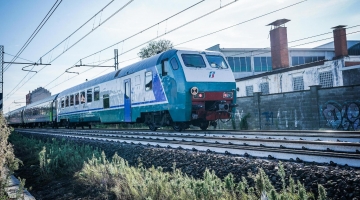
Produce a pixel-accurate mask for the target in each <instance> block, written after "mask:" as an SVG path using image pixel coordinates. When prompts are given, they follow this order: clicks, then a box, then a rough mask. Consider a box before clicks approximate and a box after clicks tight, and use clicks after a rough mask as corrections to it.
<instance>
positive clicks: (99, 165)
mask: <svg viewBox="0 0 360 200" xmlns="http://www.w3.org/2000/svg"><path fill="white" fill-rule="evenodd" d="M12 137H14V138H13V139H14V142H16V143H17V144H19V145H21V146H22V147H24V148H25V149H26V150H27V151H28V152H32V153H35V154H36V155H38V157H37V162H38V165H39V168H40V173H41V174H43V175H44V176H47V177H51V175H53V176H54V175H63V174H67V175H69V174H73V173H75V177H77V178H78V181H79V183H81V184H82V185H84V186H88V187H87V188H92V190H96V191H100V193H99V194H101V195H104V196H105V197H109V196H112V195H114V196H115V197H116V198H117V199H175V200H176V199H209V200H212V199H214V200H215V199H230V200H232V199H247V200H252V199H253V200H255V199H261V197H265V196H266V197H267V198H268V199H269V200H285V199H294V200H305V199H315V198H314V196H313V194H311V193H307V192H306V190H305V188H304V186H303V185H302V184H301V183H300V182H299V181H298V182H297V183H295V181H294V180H293V179H292V178H291V177H288V180H289V181H288V185H286V181H285V180H286V179H287V178H286V173H285V170H284V167H283V165H282V163H281V162H279V166H278V175H279V176H280V178H281V182H282V189H281V191H276V190H275V188H274V186H273V185H272V184H271V182H270V180H269V178H268V176H267V175H266V173H265V172H264V170H262V169H261V168H260V169H259V170H258V173H257V174H256V175H252V176H249V178H252V179H253V180H254V183H255V185H254V186H250V185H249V184H248V182H247V180H246V178H245V177H242V178H241V181H240V182H239V183H236V182H235V180H234V176H233V175H232V174H228V175H227V176H226V177H225V178H224V179H223V180H221V179H220V178H219V177H217V176H216V175H215V172H214V171H209V170H208V169H206V170H205V172H204V176H203V178H202V179H194V178H192V177H189V176H187V175H186V174H184V173H182V172H181V171H180V170H179V169H176V167H175V166H174V167H173V171H172V172H163V169H162V168H161V167H158V168H155V167H151V168H149V169H146V168H144V167H143V166H142V165H141V164H139V166H137V167H133V166H129V165H128V163H127V162H126V161H125V160H124V159H123V158H121V157H120V156H118V154H115V155H114V156H113V157H112V158H111V159H108V158H107V157H106V155H105V153H104V152H102V153H100V151H99V150H98V149H94V148H91V147H89V146H84V145H83V146H78V145H76V144H74V143H69V142H66V141H65V140H61V141H58V140H55V139H51V140H50V139H49V140H47V141H45V142H43V141H40V140H35V139H31V138H26V137H24V136H21V135H20V134H14V136H12ZM319 199H326V192H325V189H324V188H323V187H322V186H321V185H319Z"/></svg>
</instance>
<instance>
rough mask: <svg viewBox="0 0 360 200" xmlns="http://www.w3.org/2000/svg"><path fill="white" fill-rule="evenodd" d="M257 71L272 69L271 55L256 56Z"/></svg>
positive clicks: (255, 68)
mask: <svg viewBox="0 0 360 200" xmlns="http://www.w3.org/2000/svg"><path fill="white" fill-rule="evenodd" d="M254 70H255V72H267V71H271V70H272V62H271V57H254Z"/></svg>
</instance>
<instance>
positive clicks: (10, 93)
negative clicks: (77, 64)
mask: <svg viewBox="0 0 360 200" xmlns="http://www.w3.org/2000/svg"><path fill="white" fill-rule="evenodd" d="M113 1H114V0H113ZM113 1H111V2H113ZM133 1H134V0H130V1H129V2H128V3H126V4H125V5H124V6H123V7H121V8H120V9H118V10H117V11H116V12H114V13H113V14H112V15H111V16H109V17H108V18H107V19H105V20H104V21H103V22H102V23H101V24H99V25H98V26H97V27H96V28H94V29H93V30H91V31H90V32H89V33H87V34H86V35H85V36H83V37H82V38H81V39H79V40H78V41H77V42H75V43H74V44H73V45H71V46H70V47H68V48H67V49H66V50H65V51H64V52H62V53H61V54H60V55H58V56H57V57H56V58H54V59H52V60H51V61H50V62H49V63H52V62H53V61H55V60H56V59H57V58H59V57H60V56H61V55H63V54H64V53H65V52H66V51H67V50H69V49H70V48H72V47H73V46H74V45H76V44H77V43H79V42H80V41H81V40H82V39H84V38H85V37H86V36H88V35H89V34H90V33H91V32H93V31H94V30H96V29H97V28H98V27H99V26H100V25H102V24H104V23H105V22H106V21H108V20H109V19H110V18H112V17H113V16H114V15H115V14H117V13H118V12H119V11H121V10H122V9H124V8H125V7H126V6H127V5H129V4H130V3H131V2H133ZM111 2H110V3H111ZM110 3H109V4H110ZM109 4H107V5H106V6H105V7H104V8H106V7H107V6H108V5H109ZM104 8H102V10H103V9H104ZM100 12H101V10H100V11H99V12H98V13H100ZM98 13H97V14H98ZM97 14H96V15H97ZM96 15H95V16H96ZM92 18H94V16H93V17H92ZM92 18H90V19H89V20H88V21H87V22H85V24H86V23H88V22H89V21H91V19H92ZM85 24H83V25H82V26H81V27H83V26H84V25H85ZM81 27H80V28H81ZM80 28H78V29H77V30H76V31H78V30H79V29H80ZM76 31H75V32H76ZM75 32H73V33H72V34H71V35H73V34H74V33H75ZM71 35H70V36H71ZM70 36H68V37H67V38H65V39H64V40H63V41H62V42H60V43H59V44H58V45H56V46H55V47H54V48H53V49H55V48H56V47H57V46H59V45H60V44H62V43H63V42H64V41H66V40H67V39H68V38H69V37H70ZM53 49H52V50H53ZM52 50H50V51H48V52H47V53H46V54H44V56H45V55H47V54H48V53H50V52H51V51H52ZM46 66H47V65H45V66H44V67H42V68H41V69H40V70H39V71H38V72H40V71H42V70H43V69H44V68H45V67H46ZM32 69H33V68H32ZM32 69H31V70H32ZM28 74H29V72H28V73H27V74H26V75H25V77H24V78H23V79H22V80H21V81H20V82H19V83H18V84H17V86H19V85H20V83H21V82H22V81H23V80H24V79H25V78H26V77H27V75H28ZM36 74H37V73H36ZM36 74H33V75H32V76H31V77H30V78H29V79H28V80H27V81H25V82H24V83H23V84H22V85H21V86H20V87H19V88H17V86H15V87H14V88H13V89H12V90H11V91H10V92H9V93H8V95H7V99H8V98H9V97H10V96H11V95H12V94H14V93H15V92H16V91H18V90H19V89H20V88H21V87H22V86H23V85H25V83H27V82H28V81H30V80H31V79H32V78H33V77H34V76H35V75H36ZM16 88H17V89H16ZM15 89H16V90H15ZM14 90H15V91H14Z"/></svg>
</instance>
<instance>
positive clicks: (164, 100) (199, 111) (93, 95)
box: [24, 49, 236, 131]
mask: <svg viewBox="0 0 360 200" xmlns="http://www.w3.org/2000/svg"><path fill="white" fill-rule="evenodd" d="M235 88H236V85H235V80H234V76H233V73H232V71H231V69H230V68H229V66H228V64H227V62H226V60H225V58H224V56H223V55H222V54H221V53H219V52H214V51H195V50H183V49H171V50H168V51H166V52H163V53H160V54H157V55H155V56H152V57H150V58H147V59H144V60H142V61H140V62H137V63H134V64H132V65H130V66H127V67H124V68H122V69H120V70H117V71H115V72H111V73H109V74H106V75H104V76H101V77H99V78H96V79H93V80H90V81H87V82H85V83H82V84H80V85H76V86H74V87H72V88H69V89H66V90H64V91H62V92H61V93H59V94H58V95H57V97H55V101H56V102H57V103H54V105H55V106H57V107H56V108H57V109H56V110H57V112H56V113H57V120H56V121H57V125H59V126H65V127H68V128H69V127H77V126H82V127H83V126H89V127H91V124H92V123H145V124H146V125H148V126H149V128H150V129H151V130H156V129H157V128H159V127H163V126H172V127H173V128H174V130H176V131H181V130H182V129H186V128H188V127H189V126H190V125H194V126H198V127H200V128H201V129H203V130H206V129H207V128H208V126H209V125H213V126H216V121H217V120H219V119H220V120H223V119H230V117H231V112H232V108H233V107H235V106H236V104H235V102H236V99H235V97H236V94H235V93H236V90H235ZM25 109H26V108H25ZM25 116H27V115H25ZM24 121H25V124H26V123H27V122H28V121H26V120H24ZM29 122H30V121H29Z"/></svg>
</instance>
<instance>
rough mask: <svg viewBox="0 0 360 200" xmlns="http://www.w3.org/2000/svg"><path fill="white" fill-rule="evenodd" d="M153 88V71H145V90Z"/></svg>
mask: <svg viewBox="0 0 360 200" xmlns="http://www.w3.org/2000/svg"><path fill="white" fill-rule="evenodd" d="M149 90H152V72H151V71H149V72H145V91H149Z"/></svg>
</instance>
